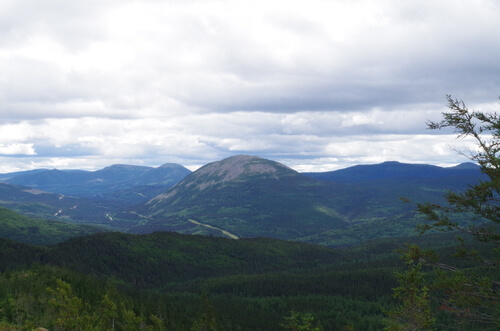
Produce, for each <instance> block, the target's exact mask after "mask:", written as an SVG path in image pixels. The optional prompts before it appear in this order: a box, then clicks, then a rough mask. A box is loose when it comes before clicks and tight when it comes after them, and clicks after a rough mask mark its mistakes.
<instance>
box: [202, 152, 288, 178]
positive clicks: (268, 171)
mask: <svg viewBox="0 0 500 331" xmlns="http://www.w3.org/2000/svg"><path fill="white" fill-rule="evenodd" d="M194 174H196V175H197V176H202V177H205V176H207V177H210V178H212V179H213V180H215V181H218V182H219V181H220V182H226V181H232V180H238V179H243V178H245V177H247V176H256V175H265V176H271V177H275V178H279V177H280V176H284V175H285V176H286V175H291V174H297V172H296V171H295V170H292V169H290V168H288V167H287V166H285V165H283V164H281V163H278V162H275V161H271V160H267V159H263V158H260V157H258V156H252V155H236V156H232V157H229V158H227V159H224V160H221V161H217V162H212V163H209V164H207V165H205V166H203V167H201V168H200V169H198V170H197V171H195V172H194Z"/></svg>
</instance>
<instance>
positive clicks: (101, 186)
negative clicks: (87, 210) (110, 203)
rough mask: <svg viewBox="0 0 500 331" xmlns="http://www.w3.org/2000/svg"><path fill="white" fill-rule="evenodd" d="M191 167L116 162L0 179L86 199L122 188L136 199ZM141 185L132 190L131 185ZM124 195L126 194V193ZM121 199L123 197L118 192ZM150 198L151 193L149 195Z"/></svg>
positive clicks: (175, 179)
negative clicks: (103, 165)
mask: <svg viewBox="0 0 500 331" xmlns="http://www.w3.org/2000/svg"><path fill="white" fill-rule="evenodd" d="M189 173H191V171H190V170H188V169H186V168H185V167H183V166H181V165H179V164H173V163H167V164H164V165H162V166H160V167H157V168H153V167H145V166H135V165H124V164H115V165H112V166H109V167H106V168H104V169H101V170H98V171H84V170H57V169H53V170H46V169H39V170H32V171H26V172H17V173H9V174H4V175H0V181H2V182H5V183H9V184H16V185H22V186H28V187H32V188H36V189H39V190H43V191H47V192H52V193H59V194H65V195H71V196H76V197H85V198H96V197H101V198H104V197H105V196H107V198H111V199H113V198H112V196H110V195H112V194H115V193H117V192H122V191H130V192H133V193H131V194H133V195H134V196H135V197H138V199H139V197H142V198H141V199H139V200H138V201H136V202H140V201H142V200H144V199H146V200H147V199H149V198H150V196H149V195H151V194H144V192H142V190H145V191H149V190H151V188H152V187H154V188H155V190H154V193H155V195H156V194H159V193H161V191H164V190H166V189H167V188H169V187H171V186H173V185H175V184H176V183H177V182H179V181H180V180H182V179H183V178H184V177H185V176H186V175H188V174H189ZM135 187H142V188H141V189H138V190H136V191H137V192H134V190H133V188H135ZM125 195H126V194H125ZM119 196H120V199H122V198H123V197H124V194H123V193H119ZM151 197H152V196H151Z"/></svg>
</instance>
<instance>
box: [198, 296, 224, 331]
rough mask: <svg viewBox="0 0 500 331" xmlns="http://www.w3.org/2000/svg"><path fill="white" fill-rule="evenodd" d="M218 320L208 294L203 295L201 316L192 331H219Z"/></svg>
mask: <svg viewBox="0 0 500 331" xmlns="http://www.w3.org/2000/svg"><path fill="white" fill-rule="evenodd" d="M217 330H219V327H218V326H217V319H216V318H215V312H214V308H213V306H212V304H211V303H210V301H209V300H208V297H207V294H206V293H203V294H202V297H201V314H200V316H199V317H198V319H197V320H195V321H194V323H193V325H192V326H191V331H217Z"/></svg>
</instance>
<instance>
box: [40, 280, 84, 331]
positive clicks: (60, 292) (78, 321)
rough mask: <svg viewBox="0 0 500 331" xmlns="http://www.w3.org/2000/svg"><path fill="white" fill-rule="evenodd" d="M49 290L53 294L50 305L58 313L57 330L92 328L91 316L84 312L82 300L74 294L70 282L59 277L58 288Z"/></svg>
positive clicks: (56, 319) (55, 324) (55, 323)
mask: <svg viewBox="0 0 500 331" xmlns="http://www.w3.org/2000/svg"><path fill="white" fill-rule="evenodd" d="M47 291H48V292H49V293H50V294H51V298H50V299H49V305H50V306H51V307H53V308H54V309H55V313H56V318H55V321H54V326H55V329H56V330H64V331H67V330H89V329H91V327H90V324H91V317H90V316H88V315H86V314H84V313H83V310H82V300H81V299H80V298H78V297H77V296H75V295H74V294H73V289H72V288H71V285H70V284H68V283H66V282H64V281H63V280H61V279H57V285H56V288H55V289H52V288H48V289H47Z"/></svg>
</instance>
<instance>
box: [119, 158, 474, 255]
mask: <svg viewBox="0 0 500 331" xmlns="http://www.w3.org/2000/svg"><path fill="white" fill-rule="evenodd" d="M482 176H483V175H482V174H481V172H480V170H479V168H478V167H477V166H475V165H473V164H464V165H460V166H457V167H452V168H442V167H437V166H431V165H413V164H404V163H399V162H385V163H382V164H377V165H368V166H356V167H351V168H348V169H343V170H339V171H336V172H331V173H323V174H300V173H297V172H296V171H294V170H292V169H290V168H288V167H286V166H284V165H282V164H279V163H277V162H274V161H270V160H265V159H262V158H258V157H254V156H246V155H240V156H234V157H231V158H228V159H225V160H222V161H219V162H213V163H210V164H207V165H206V166H204V167H202V168H200V169H199V170H197V171H195V172H193V173H191V174H190V175H188V176H186V177H185V178H184V179H183V180H182V181H181V182H179V183H178V184H177V185H176V186H174V187H172V188H171V189H170V190H168V191H166V192H165V193H163V194H160V195H159V196H157V197H155V198H154V199H151V200H150V201H148V202H147V203H146V204H144V205H143V206H142V207H138V208H137V209H136V210H134V211H131V212H133V213H135V215H136V216H137V215H140V216H141V217H142V219H141V220H140V222H141V223H142V224H141V225H139V226H137V227H133V228H131V229H130V231H131V232H134V233H149V232H153V231H158V230H169V231H178V232H183V233H204V234H213V235H226V236H231V237H233V238H236V237H255V236H265V237H272V238H282V239H289V240H300V241H305V242H311V243H317V244H322V245H328V246H339V245H352V244H355V243H358V242H362V241H365V240H368V239H373V238H377V237H394V236H408V235H413V234H415V225H416V224H417V223H418V222H420V220H419V219H418V215H416V214H415V213H414V212H413V211H414V210H415V208H416V206H415V204H408V203H402V200H401V198H403V197H404V198H408V199H410V200H411V201H412V202H413V203H420V202H426V201H432V202H435V203H440V204H443V203H446V201H445V199H444V194H445V192H446V191H447V190H456V191H459V190H462V189H465V188H466V187H467V185H468V184H472V183H475V182H477V181H478V180H480V179H481V178H483V177H482ZM311 177H315V178H311ZM130 215H132V214H130ZM120 217H124V218H126V216H123V215H122V216H120ZM465 221H466V220H465V219H464V222H465Z"/></svg>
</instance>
